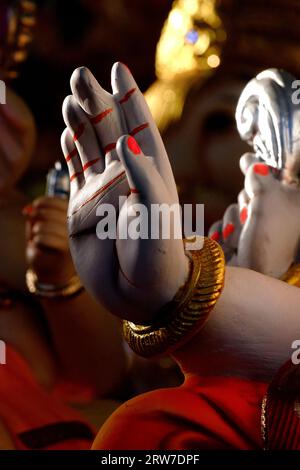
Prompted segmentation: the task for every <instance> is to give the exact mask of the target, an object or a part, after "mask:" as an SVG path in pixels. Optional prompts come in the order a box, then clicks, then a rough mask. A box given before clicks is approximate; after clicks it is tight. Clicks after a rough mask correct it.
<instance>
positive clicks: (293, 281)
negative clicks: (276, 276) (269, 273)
mask: <svg viewBox="0 0 300 470" xmlns="http://www.w3.org/2000/svg"><path fill="white" fill-rule="evenodd" d="M281 280H282V281H284V282H286V283H287V284H290V285H291V286H296V287H300V264H292V266H291V267H290V269H288V271H287V272H286V273H285V274H284V275H283V276H282V277H281Z"/></svg>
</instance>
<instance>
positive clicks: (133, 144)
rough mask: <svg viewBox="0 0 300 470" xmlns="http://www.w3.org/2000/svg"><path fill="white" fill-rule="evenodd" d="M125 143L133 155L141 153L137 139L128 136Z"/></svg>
mask: <svg viewBox="0 0 300 470" xmlns="http://www.w3.org/2000/svg"><path fill="white" fill-rule="evenodd" d="M127 145H128V148H129V150H130V151H131V152H132V153H134V154H135V155H139V154H140V153H141V149H140V146H139V144H138V143H137V141H136V140H135V139H134V138H133V137H131V136H130V137H128V140H127Z"/></svg>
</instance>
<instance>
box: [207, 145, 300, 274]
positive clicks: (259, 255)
mask: <svg viewBox="0 0 300 470" xmlns="http://www.w3.org/2000/svg"><path fill="white" fill-rule="evenodd" d="M240 166H241V169H242V171H243V173H244V174H245V187H244V190H243V191H242V192H241V193H240V194H239V197H238V204H235V205H232V206H230V208H229V209H228V210H227V211H226V213H225V216H224V219H223V223H222V229H221V230H220V225H219V226H218V227H219V228H218V227H214V230H213V231H211V232H210V235H211V236H213V237H217V235H216V233H217V231H218V233H219V234H220V241H221V243H224V244H225V250H226V247H227V250H228V249H229V248H231V253H234V252H235V255H233V257H232V258H231V262H230V264H234V265H236V266H240V267H246V268H250V269H253V270H255V271H258V272H261V273H263V274H267V275H269V276H273V277H277V278H279V277H281V276H282V275H283V274H284V273H285V272H286V271H287V270H288V268H289V267H290V266H291V264H292V263H293V262H294V261H296V258H297V255H298V248H299V238H300V189H299V188H298V187H297V186H294V185H291V184H289V183H288V182H286V181H285V180H282V181H280V180H279V179H277V178H276V177H275V175H274V173H273V170H272V169H271V168H270V167H268V166H267V165H265V164H264V163H259V162H257V160H255V158H254V156H253V155H252V154H245V155H244V156H243V157H242V158H241V161H240ZM216 229H217V230H216Z"/></svg>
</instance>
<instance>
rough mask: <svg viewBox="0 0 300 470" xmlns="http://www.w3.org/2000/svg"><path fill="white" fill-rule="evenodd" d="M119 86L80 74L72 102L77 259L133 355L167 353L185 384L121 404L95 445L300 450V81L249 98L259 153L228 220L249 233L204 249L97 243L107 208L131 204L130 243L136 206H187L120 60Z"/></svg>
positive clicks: (259, 83) (244, 102)
mask: <svg viewBox="0 0 300 470" xmlns="http://www.w3.org/2000/svg"><path fill="white" fill-rule="evenodd" d="M111 82H112V93H108V92H107V91H105V90H104V89H103V88H102V87H101V86H100V85H99V83H98V82H97V81H96V79H95V78H94V76H93V75H92V74H91V72H90V71H89V70H88V69H86V68H84V67H82V68H79V69H77V70H75V72H74V73H73V75H72V77H71V90H72V94H71V95H70V96H69V97H67V98H66V100H65V102H64V105H63V115H64V120H65V123H66V129H65V131H64V132H63V135H62V148H63V151H64V154H65V158H66V160H67V163H68V168H69V173H70V180H71V196H70V202H69V211H68V225H69V237H70V245H71V251H72V255H73V260H74V263H75V265H76V268H77V271H78V274H79V275H80V277H81V280H82V282H83V283H84V285H85V287H86V288H87V289H88V291H89V292H90V293H91V294H92V295H93V296H94V297H95V298H96V299H97V300H98V302H99V303H101V304H104V305H105V306H106V307H107V308H108V309H109V310H110V311H111V312H112V313H113V314H115V315H116V316H118V317H120V318H122V319H123V332H124V336H125V339H126V340H127V342H128V344H129V345H130V346H131V348H132V349H133V350H134V351H135V352H136V353H138V354H140V355H141V356H143V357H148V358H149V357H155V356H160V355H170V356H171V357H172V358H173V359H174V360H175V361H176V362H177V364H178V365H179V366H180V368H181V370H182V372H183V374H184V377H185V379H184V382H183V384H182V385H181V386H180V387H175V388H169V389H162V390H156V391H153V392H150V393H147V394H143V395H140V396H139V397H136V398H134V399H132V400H130V401H129V402H127V403H125V404H124V405H122V406H121V407H120V408H119V409H118V410H117V411H116V412H114V413H113V415H112V416H111V417H110V418H109V420H108V421H107V422H106V424H105V425H104V426H103V428H102V429H101V430H100V432H99V434H98V436H97V438H96V440H95V443H94V446H93V447H94V448H95V449H160V450H161V449H197V450H207V449H263V448H268V449H299V448H300V420H299V408H300V406H299V396H298V395H299V386H298V385H299V382H298V380H297V378H298V377H299V373H298V370H299V369H298V367H297V366H296V365H294V364H293V363H291V355H292V351H293V350H292V345H294V344H295V340H297V339H298V338H297V335H298V332H299V302H300V290H299V289H298V287H296V285H295V284H296V283H295V278H296V277H297V269H296V266H294V261H296V257H297V249H298V244H299V233H300V227H299V220H300V218H299V208H300V192H299V180H298V176H299V175H298V168H299V112H300V106H299V104H298V100H297V99H296V100H295V99H294V98H295V95H294V93H295V91H296V92H297V90H295V89H294V88H293V86H294V78H293V77H292V76H290V75H289V74H286V73H284V72H280V71H278V70H275V69H271V70H266V71H265V72H263V73H261V74H259V75H258V76H257V77H256V78H255V79H254V80H253V81H251V82H250V83H249V85H248V86H247V87H246V88H245V90H244V92H243V94H242V95H241V99H240V101H239V106H238V109H237V121H238V129H239V132H240V134H241V136H242V138H243V139H245V140H246V141H247V143H250V144H251V145H252V146H253V152H252V153H251V152H250V153H247V154H245V155H244V156H243V158H242V160H241V169H242V171H243V173H244V174H245V183H244V190H243V192H242V193H241V195H240V198H239V199H240V202H241V206H240V207H241V209H240V210H239V209H237V206H234V207H235V212H234V211H233V210H232V209H231V212H230V213H228V214H225V216H226V217H225V216H224V221H223V223H224V224H225V227H226V226H227V225H228V224H231V225H232V226H234V223H235V219H234V217H235V218H238V219H239V223H240V226H239V228H238V225H237V224H236V227H235V226H234V230H231V233H230V235H231V236H232V237H227V240H222V234H223V232H224V231H223V230H221V233H220V231H218V229H216V230H215V231H214V232H213V233H212V236H211V238H202V239H198V241H199V243H195V241H197V239H195V237H193V238H190V239H183V238H177V237H175V236H172V233H171V235H170V237H169V238H167V239H166V238H164V237H162V236H159V237H158V238H155V239H151V238H148V239H145V238H144V239H142V238H130V237H128V238H127V239H126V238H121V237H119V238H117V239H109V238H106V239H105V238H104V237H103V238H102V239H99V238H97V235H96V224H97V222H98V217H97V213H99V211H98V209H99V208H101V206H102V205H104V204H110V205H112V206H113V207H116V206H117V204H118V202H119V197H120V196H122V197H123V205H122V207H121V208H120V210H119V212H118V221H117V223H118V230H119V231H121V232H122V231H123V229H124V224H125V222H126V221H127V219H128V217H129V216H132V214H135V213H136V206H137V204H143V205H144V206H145V207H146V208H148V209H149V210H148V213H151V206H152V204H167V205H174V204H177V203H178V192H177V186H176V184H175V179H174V176H173V172H172V170H171V165H170V162H169V159H168V155H167V152H166V150H165V147H164V145H163V142H162V139H161V137H160V134H159V132H158V129H157V127H156V124H155V123H154V120H153V118H152V116H151V113H150V112H149V108H148V106H147V104H146V102H145V99H144V97H143V95H142V93H141V92H140V90H139V88H138V86H137V84H136V82H135V80H134V78H133V76H132V75H131V73H130V71H129V70H128V68H127V67H126V66H125V65H123V64H121V63H116V64H115V65H114V67H113V69H112V75H111ZM197 150H198V151H199V152H200V159H199V162H201V161H202V160H201V148H200V149H197ZM248 150H249V147H248ZM193 151H194V148H193V146H192V145H190V146H189V147H187V148H186V152H187V155H189V152H193ZM185 164H186V167H187V168H188V166H189V160H188V158H186V159H185ZM200 171H201V167H200ZM199 202H202V201H199ZM275 209H276V210H275ZM287 209H288V210H287ZM241 214H243V215H242V216H241ZM226 218H227V220H226ZM150 222H151V220H150ZM178 223H180V222H178ZM220 225H222V224H219V226H220ZM217 239H218V240H219V241H220V243H222V244H224V241H225V242H226V241H227V242H228V243H229V242H231V245H230V248H231V249H232V251H233V253H232V258H235V260H236V263H231V264H235V266H232V265H229V264H228V265H226V264H225V258H224V251H223V249H222V248H221V245H220V244H219V243H217V241H216V240H217ZM224 248H225V245H224ZM227 248H228V247H227ZM249 268H250V269H249ZM291 284H292V285H291ZM282 367H283V368H282ZM278 371H279V372H278ZM287 423H288V425H287Z"/></svg>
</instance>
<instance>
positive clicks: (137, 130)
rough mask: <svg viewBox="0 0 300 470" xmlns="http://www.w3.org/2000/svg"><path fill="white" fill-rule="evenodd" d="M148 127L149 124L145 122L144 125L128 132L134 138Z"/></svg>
mask: <svg viewBox="0 0 300 470" xmlns="http://www.w3.org/2000/svg"><path fill="white" fill-rule="evenodd" d="M147 127H149V123H148V122H145V123H144V124H141V125H140V126H138V127H135V128H134V129H133V130H132V131H131V132H129V134H130V135H132V136H134V135H135V134H138V133H139V132H141V131H143V130H144V129H147Z"/></svg>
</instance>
